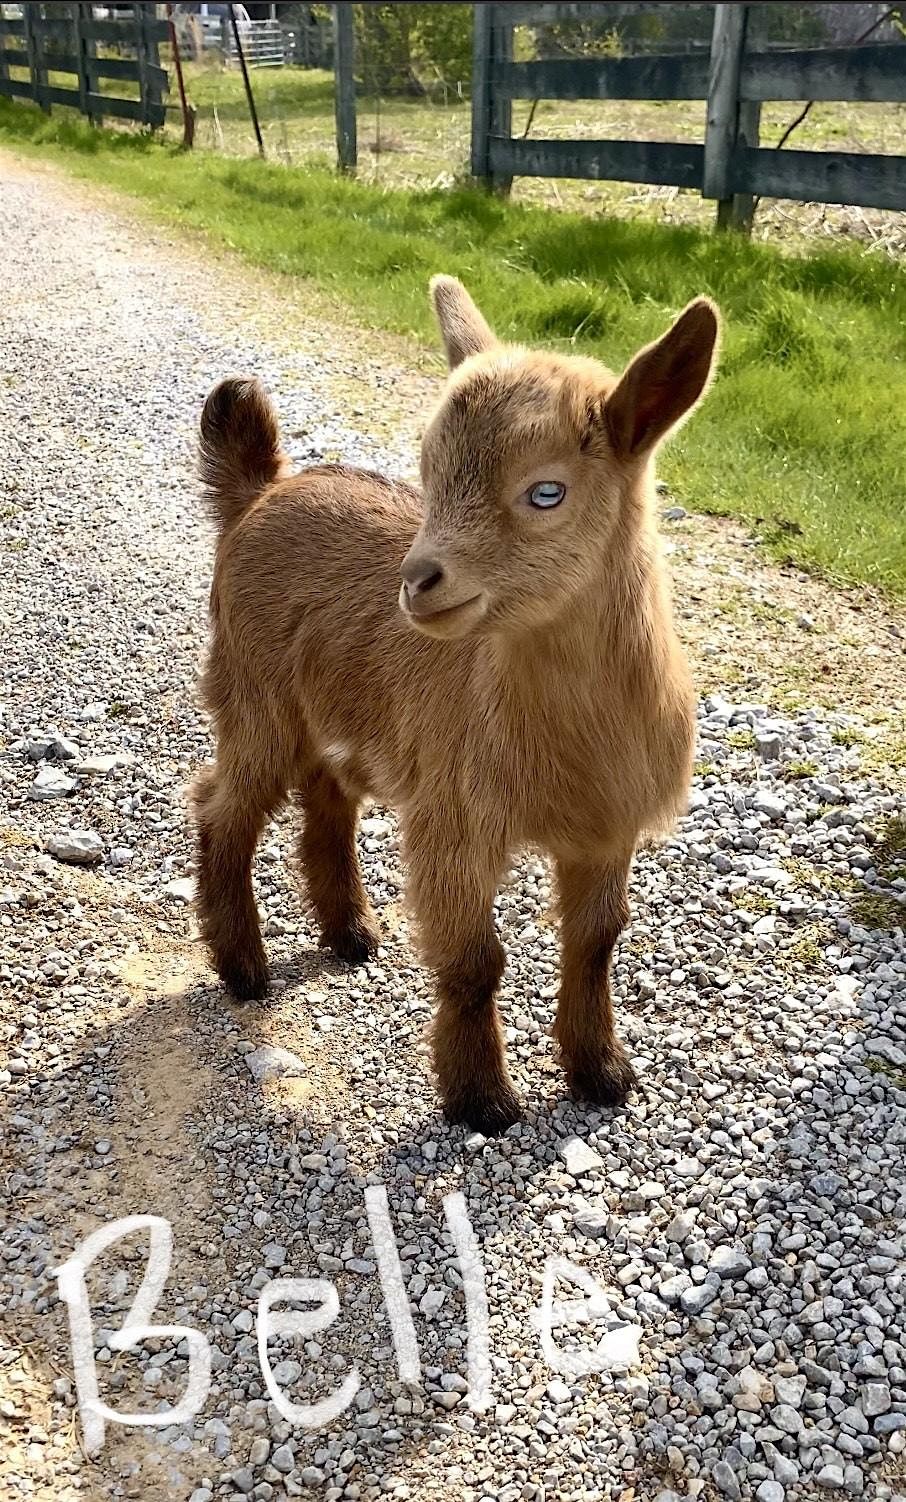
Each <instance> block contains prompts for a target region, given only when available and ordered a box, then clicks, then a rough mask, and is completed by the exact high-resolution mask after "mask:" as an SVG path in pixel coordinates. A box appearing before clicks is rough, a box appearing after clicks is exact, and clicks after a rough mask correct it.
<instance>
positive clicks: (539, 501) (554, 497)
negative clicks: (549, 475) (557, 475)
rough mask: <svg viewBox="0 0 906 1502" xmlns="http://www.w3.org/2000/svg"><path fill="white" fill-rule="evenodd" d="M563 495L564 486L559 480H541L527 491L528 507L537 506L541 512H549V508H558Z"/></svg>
mask: <svg viewBox="0 0 906 1502" xmlns="http://www.w3.org/2000/svg"><path fill="white" fill-rule="evenodd" d="M565 495H566V486H565V485H561V484H560V481H559V480H542V481H541V482H540V484H538V485H533V486H532V488H531V490H530V491H529V493H528V498H529V505H530V506H538V507H539V508H540V509H541V510H542V511H544V510H549V509H550V507H551V506H559V504H560V502H561V501H562V500H563V497H564V496H565Z"/></svg>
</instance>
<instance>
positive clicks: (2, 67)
mask: <svg viewBox="0 0 906 1502" xmlns="http://www.w3.org/2000/svg"><path fill="white" fill-rule="evenodd" d="M3 23H4V15H3V6H2V5H0V78H9V63H8V62H7V61H6V58H5V57H4V56H3V53H4V51H5V48H6V41H7V38H6V33H5V29H4V24H3Z"/></svg>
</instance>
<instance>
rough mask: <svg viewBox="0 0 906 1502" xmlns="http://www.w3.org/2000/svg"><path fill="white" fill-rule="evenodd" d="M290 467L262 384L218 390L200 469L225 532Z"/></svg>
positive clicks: (205, 421)
mask: <svg viewBox="0 0 906 1502" xmlns="http://www.w3.org/2000/svg"><path fill="white" fill-rule="evenodd" d="M287 462H288V461H287V459H286V457H285V455H284V454H283V453H282V451H281V449H280V430H279V428H278V426H277V418H276V415H275V413H274V409H273V407H272V406H271V404H270V402H269V400H268V398H267V395H266V393H265V390H264V387H263V386H262V385H261V384H260V382H258V381H255V380H250V379H241V378H237V379H232V380H229V381H221V383H220V385H219V386H215V387H214V390H213V391H212V392H211V394H210V396H209V397H208V399H207V401H206V402H205V404H204V410H203V412H202V414H201V443H200V448H199V468H200V472H201V480H202V484H203V486H204V497H205V501H206V502H207V505H208V508H209V510H210V512H211V515H212V517H213V519H214V521H215V522H216V523H217V524H218V526H219V527H220V528H221V530H223V531H225V530H226V529H227V528H228V527H231V526H233V524H234V523H235V522H237V521H238V520H239V518H240V517H241V516H242V515H243V513H244V512H245V511H246V510H247V508H248V507H249V506H250V505H251V503H252V501H254V500H255V499H256V498H257V497H258V496H259V495H260V494H261V492H262V490H264V489H266V487H267V486H268V485H271V484H273V482H274V480H277V479H279V478H280V476H281V475H282V474H285V473H286V470H287Z"/></svg>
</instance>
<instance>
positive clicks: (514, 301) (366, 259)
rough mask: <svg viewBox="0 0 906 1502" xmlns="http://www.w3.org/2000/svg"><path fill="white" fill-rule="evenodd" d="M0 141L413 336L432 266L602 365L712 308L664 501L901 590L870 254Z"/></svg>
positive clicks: (93, 148)
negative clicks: (701, 299)
mask: <svg viewBox="0 0 906 1502" xmlns="http://www.w3.org/2000/svg"><path fill="white" fill-rule="evenodd" d="M0 142H2V143H5V144H7V145H9V146H11V147H13V148H16V149H18V150H20V151H25V152H34V153H37V154H39V155H40V156H41V157H43V158H47V159H50V160H53V161H56V162H58V163H60V164H62V165H63V166H65V167H66V168H67V169H68V170H69V171H71V172H72V173H74V174H75V175H77V176H79V177H81V178H85V179H87V180H89V181H92V182H97V183H101V184H104V185H109V186H110V187H113V188H117V189H121V190H123V191H125V192H127V193H129V194H132V195H135V196H136V197H137V198H139V199H140V200H142V201H144V202H145V203H146V204H147V205H148V206H149V207H150V208H151V209H152V210H153V212H154V214H155V215H156V216H157V217H158V218H159V219H161V220H162V221H164V222H169V223H175V224H178V225H183V226H186V227H189V228H192V229H196V230H203V231H205V232H207V234H208V235H209V236H210V237H211V239H212V241H213V242H214V243H217V244H220V245H223V246H227V247H229V248H230V249H232V250H234V251H236V252H238V253H239V254H240V255H241V256H242V257H244V258H245V259H246V260H247V261H248V262H249V263H250V264H252V265H255V266H260V267H264V268H265V269H267V270H270V271H274V272H283V273H288V274H289V275H292V276H297V277H305V278H308V279H310V281H311V282H312V283H313V284H314V285H315V286H317V287H318V288H320V289H322V290H324V291H326V292H328V293H329V294H331V295H332V296H333V297H335V298H337V299H339V300H340V301H341V302H343V303H344V304H345V305H347V306H348V307H349V309H351V310H352V311H353V312H354V313H355V315H356V317H357V318H358V319H360V320H361V321H362V322H364V323H366V324H371V325H372V326H374V327H375V328H379V329H386V330H390V331H394V332H397V333H404V334H414V335H415V336H416V337H417V338H418V339H420V340H423V341H425V342H430V344H431V345H432V346H433V345H434V344H435V334H434V330H433V327H432V324H431V319H430V316H429V312H428V307H427V301H426V283H427V279H428V277H429V275H430V274H431V273H432V272H435V271H441V270H443V271H447V272H452V273H454V274H456V275H459V276H462V278H463V279H464V280H465V282H466V283H467V285H468V286H469V287H470V289H471V290H472V292H473V293H474V294H475V296H476V297H477V299H478V301H479V302H480V303H481V305H482V306H483V308H484V310H485V312H486V313H487V314H488V316H489V318H490V321H491V322H492V323H493V324H494V325H496V327H497V329H498V331H499V332H500V334H501V335H503V336H504V337H507V338H513V339H521V340H525V341H528V342H533V343H542V344H549V345H551V346H553V347H555V348H575V349H577V350H582V351H584V352H589V353H593V354H596V355H599V356H600V357H602V358H604V359H605V360H607V361H608V362H609V363H612V364H617V365H618V364H620V363H621V362H622V361H624V360H625V359H627V358H628V356H630V355H631V354H632V353H633V351H634V350H635V349H636V348H637V347H638V346H639V345H640V344H642V343H644V342H645V341H646V340H648V339H651V338H653V337H654V336H655V335H657V334H658V333H660V332H661V331H662V330H663V329H664V328H665V326H666V325H667V323H668V322H669V321H670V319H671V318H672V317H673V316H674V314H675V313H676V312H677V311H678V310H679V308H681V307H682V306H683V304H684V303H685V302H686V301H687V300H688V299H689V298H690V297H693V296H695V295H696V294H697V293H700V292H708V293H711V294H712V295H713V296H714V297H715V298H716V299H717V301H718V302H719V304H720V305H721V307H722V309H723V312H724V315H725V318H726V337H725V340H724V350H723V360H722V366H721V373H720V376H719V378H718V381H717V383H716V385H715V388H714V390H713V391H712V393H711V395H710V396H709V397H708V400H707V402H706V403H705V405H704V406H703V408H702V410H701V411H700V412H699V413H698V414H697V415H696V416H695V418H694V420H693V421H692V423H691V424H690V425H689V427H688V428H687V429H686V430H685V431H684V433H683V434H681V435H680V437H679V438H678V439H677V440H676V441H675V442H674V443H673V444H672V445H671V446H669V447H668V449H667V451H666V452H665V455H664V457H663V460H662V463H661V469H662V472H663V474H664V477H665V478H666V480H667V481H668V483H669V485H670V488H671V491H672V493H673V494H674V495H675V496H677V497H679V498H681V499H682V501H683V503H684V504H687V505H689V506H692V507H695V508H697V509H700V510H706V511H711V512H715V513H720V514H732V515H738V516H741V517H743V518H745V519H748V520H750V521H752V522H755V523H757V524H758V526H759V531H760V534H761V535H762V536H763V537H764V538H765V539H766V541H767V542H768V544H769V546H770V547H771V548H772V549H773V551H774V552H775V553H776V554H778V555H781V556H784V557H790V558H791V559H793V560H794V561H796V562H798V563H801V564H804V565H806V566H813V567H816V568H819V569H821V570H823V571H825V572H826V573H828V574H830V575H832V576H835V577H839V578H842V579H846V580H850V581H857V582H858V581H867V582H870V583H872V584H875V585H879V586H882V587H885V588H887V589H889V590H890V591H891V592H894V593H897V594H900V595H904V594H906V527H904V524H903V495H904V493H906V445H904V443H903V438H902V413H903V412H904V411H906V272H904V270H903V269H902V268H901V267H900V266H899V265H897V264H895V263H893V262H892V261H890V260H888V259H886V258H884V257H880V256H868V255H865V254H862V253H861V252H860V251H859V250H857V249H854V248H851V247H840V248H839V249H833V250H822V251H821V252H820V253H815V254H812V255H788V254H782V253H780V252H779V251H778V250H776V249H775V248H773V247H769V246H766V245H757V244H751V243H749V242H746V241H744V240H742V239H740V238H739V237H736V236H732V235H731V236H720V237H717V236H715V235H713V234H711V233H710V232H701V231H699V230H696V229H693V228H686V227H678V226H665V225H658V224H653V223H648V222H644V221H640V220H634V221H626V220H617V219H603V218H591V217H589V216H587V215H586V216H581V215H573V214H568V213H564V212H558V213H552V212H549V211H547V210H545V209H543V208H540V207H536V206H533V205H524V204H519V203H507V202H504V201H501V200H500V199H498V198H495V197H490V196H487V195H485V194H482V193H479V192H476V191H472V190H468V189H465V188H456V187H452V188H447V189H434V190H424V191H411V190H406V189H382V188H381V187H379V186H375V185H374V184H368V183H363V182H359V181H356V180H354V179H351V178H343V177H340V176H339V175H337V174H336V173H334V172H333V171H331V170H330V169H329V168H328V167H327V166H318V165H308V166H305V167H301V166H299V167H285V166H281V165H277V164H272V163H262V162H259V161H257V160H246V159H241V160H230V159H227V158H223V157H220V156H216V155H214V154H209V153H198V154H195V155H187V154H183V153H181V152H179V151H177V150H175V149H174V148H173V147H172V146H169V145H166V144H161V143H159V142H155V141H154V140H152V139H150V138H148V137H146V136H140V135H138V134H135V133H126V132H116V131H110V132H106V131H95V130H92V129H91V127H90V126H88V125H86V124H82V123H81V122H78V123H73V122H70V121H67V120H64V119H63V118H62V117H57V116H54V117H53V119H51V120H47V119H45V118H44V117H43V116H42V115H41V114H40V113H39V112H38V111H37V110H34V109H32V108H30V107H28V106H24V105H16V104H13V103H11V102H9V101H5V100H2V101H0Z"/></svg>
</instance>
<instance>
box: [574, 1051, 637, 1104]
mask: <svg viewBox="0 0 906 1502" xmlns="http://www.w3.org/2000/svg"><path fill="white" fill-rule="evenodd" d="M566 1074H567V1079H568V1080H569V1087H570V1089H571V1091H572V1093H573V1095H574V1096H575V1098H576V1100H586V1101H590V1102H591V1104H592V1105H595V1106H622V1105H625V1103H626V1098H627V1096H628V1095H629V1092H630V1091H631V1090H634V1089H636V1088H637V1086H638V1083H639V1082H638V1079H637V1078H636V1073H635V1070H634V1069H633V1067H632V1065H631V1064H630V1062H629V1059H628V1057H627V1056H626V1054H625V1053H624V1052H623V1051H622V1049H621V1050H620V1052H619V1053H615V1054H611V1055H610V1056H609V1057H608V1058H605V1059H598V1060H596V1061H595V1062H594V1063H583V1064H577V1065H573V1066H571V1067H570V1066H568V1067H567V1071H566Z"/></svg>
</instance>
